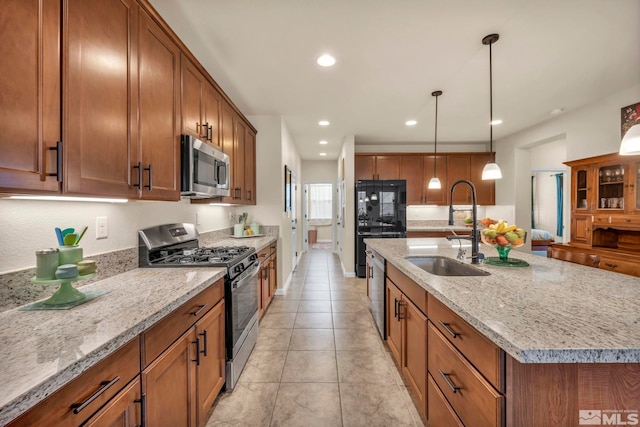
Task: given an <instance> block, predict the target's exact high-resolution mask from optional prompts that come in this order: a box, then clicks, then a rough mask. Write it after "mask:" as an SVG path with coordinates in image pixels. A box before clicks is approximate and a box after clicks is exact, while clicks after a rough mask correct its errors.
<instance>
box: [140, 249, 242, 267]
mask: <svg viewBox="0 0 640 427" xmlns="http://www.w3.org/2000/svg"><path fill="white" fill-rule="evenodd" d="M253 251H254V250H253V248H250V247H248V246H218V247H212V248H190V249H177V250H175V251H168V250H165V251H161V256H160V257H159V258H157V259H154V260H153V261H151V264H156V265H157V264H162V265H176V264H178V265H212V266H213V265H218V266H220V265H227V266H228V265H229V264H232V263H233V262H234V261H236V260H238V259H242V258H244V257H245V256H247V255H249V254H250V253H251V252H253Z"/></svg>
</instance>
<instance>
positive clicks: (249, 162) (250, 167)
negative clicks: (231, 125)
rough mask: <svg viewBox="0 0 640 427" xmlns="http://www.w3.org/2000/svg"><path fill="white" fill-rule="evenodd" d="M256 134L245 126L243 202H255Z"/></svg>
mask: <svg viewBox="0 0 640 427" xmlns="http://www.w3.org/2000/svg"><path fill="white" fill-rule="evenodd" d="M256 167H257V164H256V134H255V133H254V132H253V131H252V130H251V129H249V128H248V127H247V128H246V131H245V138H244V186H245V190H244V202H245V204H247V205H255V204H256Z"/></svg>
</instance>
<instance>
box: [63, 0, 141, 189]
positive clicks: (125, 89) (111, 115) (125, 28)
mask: <svg viewBox="0 0 640 427" xmlns="http://www.w3.org/2000/svg"><path fill="white" fill-rule="evenodd" d="M65 5H66V7H65V8H64V10H65V12H66V14H64V17H65V18H66V19H65V20H64V22H63V27H64V28H65V31H64V34H63V37H62V40H63V67H62V76H63V80H62V93H63V100H62V105H63V114H62V116H63V124H62V137H63V144H64V146H63V150H64V158H65V164H64V167H63V173H64V178H63V187H64V192H65V193H69V194H78V195H92V196H116V197H127V198H136V197H137V189H136V188H135V187H134V186H133V184H135V182H132V173H131V172H132V170H131V167H130V157H129V156H130V147H132V146H135V145H136V143H137V139H138V127H137V126H136V124H137V111H138V103H137V102H138V98H137V93H136V92H137V91H136V90H135V88H136V87H137V80H136V79H137V63H136V61H137V51H136V50H137V49H136V45H137V34H138V33H137V23H138V16H137V15H138V6H137V4H136V2H135V1H134V0H65Z"/></svg>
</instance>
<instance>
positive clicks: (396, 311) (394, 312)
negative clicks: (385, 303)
mask: <svg viewBox="0 0 640 427" xmlns="http://www.w3.org/2000/svg"><path fill="white" fill-rule="evenodd" d="M393 317H398V300H397V298H394V299H393Z"/></svg>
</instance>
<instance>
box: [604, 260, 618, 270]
mask: <svg viewBox="0 0 640 427" xmlns="http://www.w3.org/2000/svg"><path fill="white" fill-rule="evenodd" d="M604 265H606V266H607V267H609V268H611V269H613V268H616V267H617V266H618V264H613V263H611V262H605V263H604Z"/></svg>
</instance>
